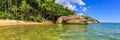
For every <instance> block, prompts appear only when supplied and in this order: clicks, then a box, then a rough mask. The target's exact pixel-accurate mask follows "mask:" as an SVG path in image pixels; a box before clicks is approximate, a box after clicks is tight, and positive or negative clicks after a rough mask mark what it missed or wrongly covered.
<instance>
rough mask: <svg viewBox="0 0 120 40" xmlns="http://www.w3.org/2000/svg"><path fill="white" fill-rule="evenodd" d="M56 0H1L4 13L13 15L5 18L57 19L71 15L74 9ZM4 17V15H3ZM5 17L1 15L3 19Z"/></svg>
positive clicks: (0, 5) (0, 7)
mask: <svg viewBox="0 0 120 40" xmlns="http://www.w3.org/2000/svg"><path fill="white" fill-rule="evenodd" d="M54 1H55V0H0V9H2V10H0V11H2V13H1V14H2V15H13V16H11V17H10V18H9V17H6V16H5V19H6V18H8V19H16V20H30V21H43V20H51V21H56V19H57V18H58V17H60V16H64V15H71V14H73V11H71V10H69V9H67V8H64V7H63V6H61V5H59V4H55V3H54ZM3 17H4V16H3ZM3 17H0V18H1V19H2V18H3Z"/></svg>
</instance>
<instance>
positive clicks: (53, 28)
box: [0, 23, 120, 40]
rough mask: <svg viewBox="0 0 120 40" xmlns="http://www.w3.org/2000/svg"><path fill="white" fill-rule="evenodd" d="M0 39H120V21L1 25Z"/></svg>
mask: <svg viewBox="0 0 120 40" xmlns="http://www.w3.org/2000/svg"><path fill="white" fill-rule="evenodd" d="M0 40H120V23H99V24H88V25H61V24H55V25H47V26H41V25H38V26H17V27H1V28H0Z"/></svg>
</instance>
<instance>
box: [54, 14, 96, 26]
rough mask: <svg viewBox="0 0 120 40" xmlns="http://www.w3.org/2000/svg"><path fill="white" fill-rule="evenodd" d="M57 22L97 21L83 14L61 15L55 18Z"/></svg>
mask: <svg viewBox="0 0 120 40" xmlns="http://www.w3.org/2000/svg"><path fill="white" fill-rule="evenodd" d="M56 23H58V24H63V23H66V24H88V23H98V21H97V20H95V19H93V18H90V17H87V16H85V15H84V14H78V15H70V16H61V17H59V18H58V19H57V21H56Z"/></svg>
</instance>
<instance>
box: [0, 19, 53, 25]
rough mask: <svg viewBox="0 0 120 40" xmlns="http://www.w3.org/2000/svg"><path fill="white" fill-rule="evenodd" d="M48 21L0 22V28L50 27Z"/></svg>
mask: <svg viewBox="0 0 120 40" xmlns="http://www.w3.org/2000/svg"><path fill="white" fill-rule="evenodd" d="M51 24H53V23H52V22H50V21H45V22H31V21H21V20H0V26H27V25H51Z"/></svg>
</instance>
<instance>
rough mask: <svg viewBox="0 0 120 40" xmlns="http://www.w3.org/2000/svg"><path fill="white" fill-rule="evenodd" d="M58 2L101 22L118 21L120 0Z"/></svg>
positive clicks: (119, 20) (119, 19)
mask: <svg viewBox="0 0 120 40" xmlns="http://www.w3.org/2000/svg"><path fill="white" fill-rule="evenodd" d="M62 2H63V3H66V4H62ZM58 3H59V4H61V5H63V6H65V7H69V9H71V10H75V13H76V14H79V13H83V14H85V15H87V16H90V17H92V18H95V19H97V20H99V21H101V22H120V18H119V17H120V0H72V1H71V0H67V1H66V2H65V0H64V1H62V0H61V2H59V1H58Z"/></svg>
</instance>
